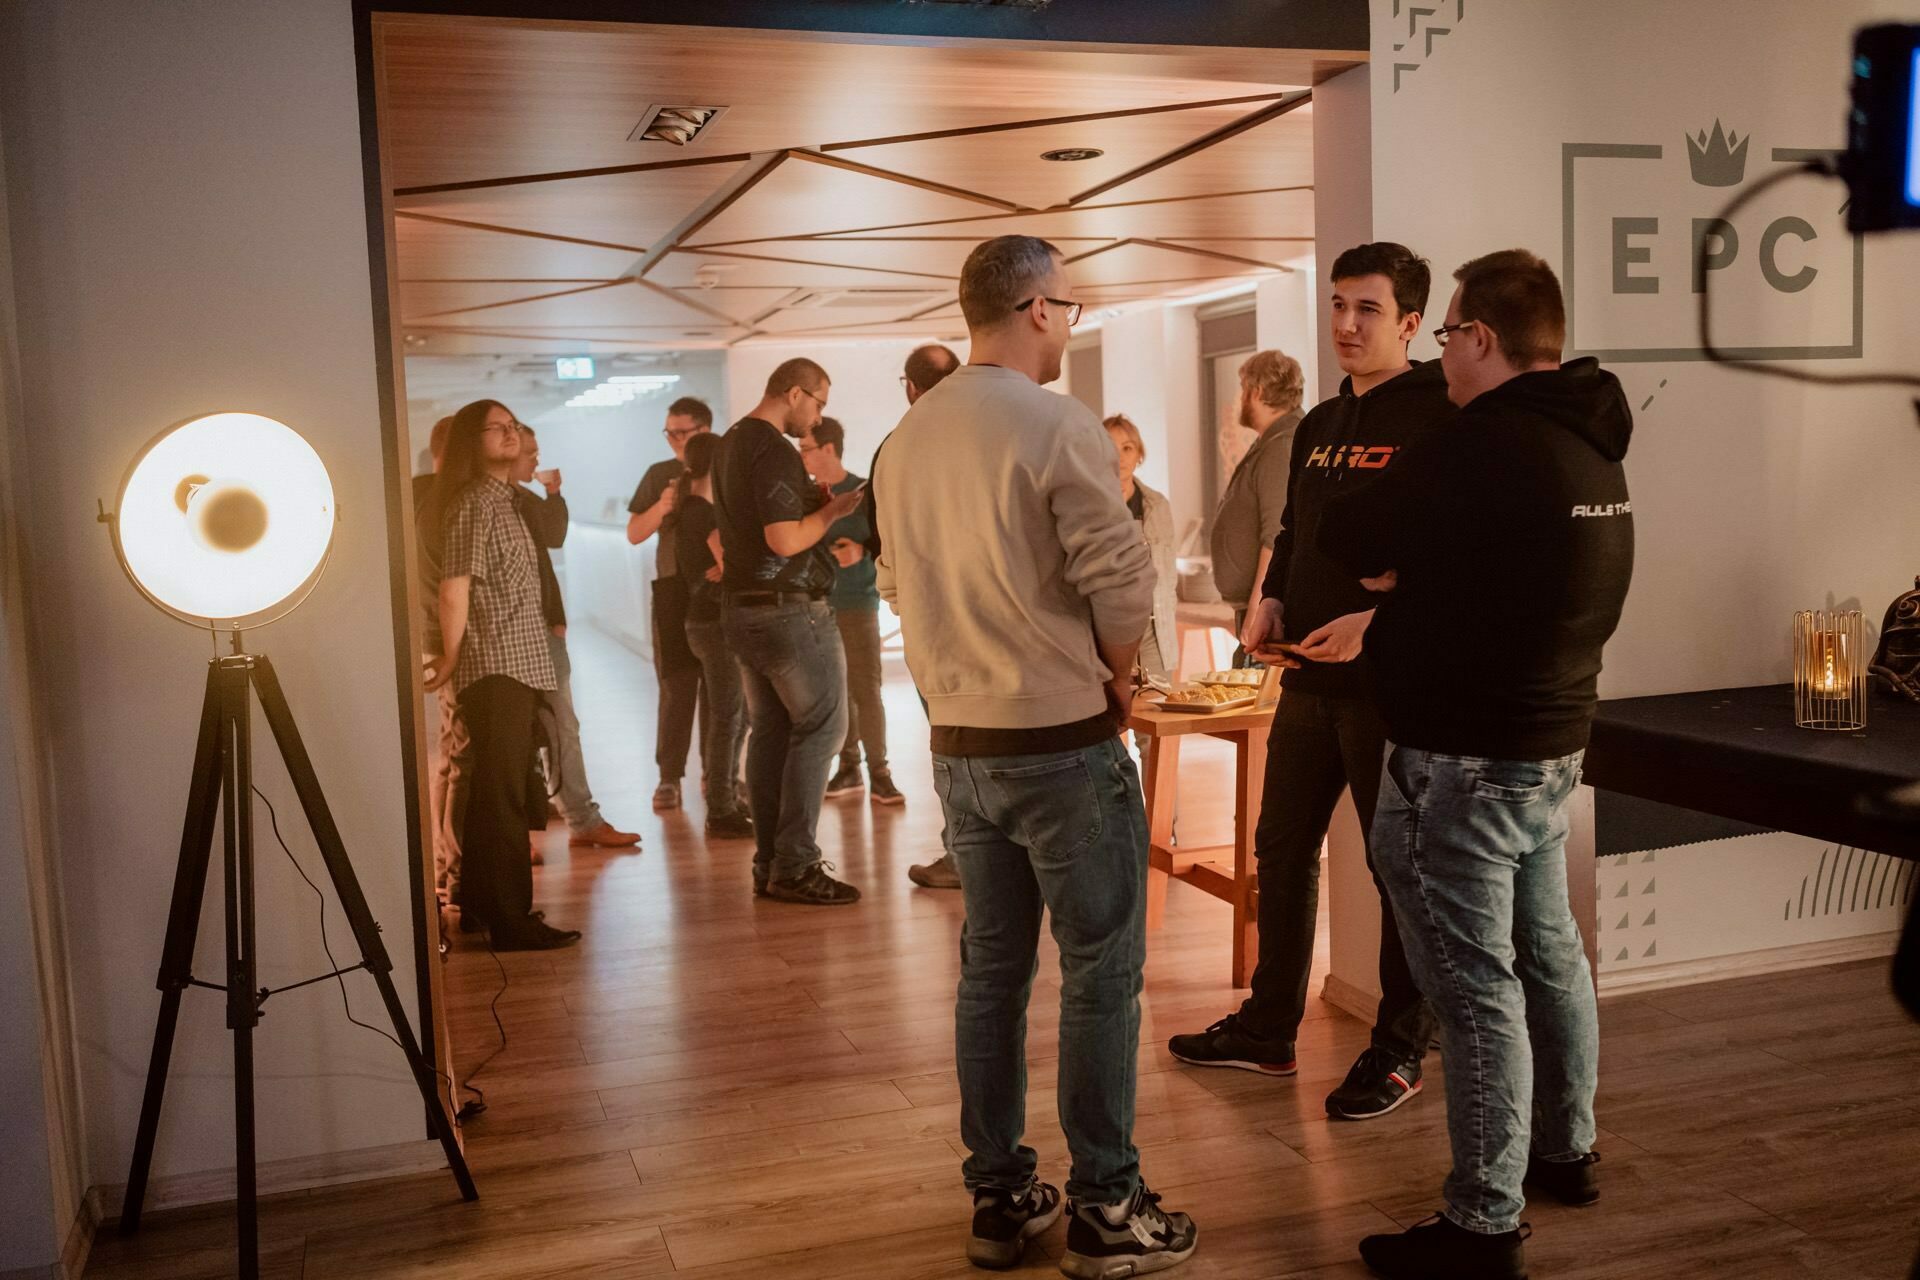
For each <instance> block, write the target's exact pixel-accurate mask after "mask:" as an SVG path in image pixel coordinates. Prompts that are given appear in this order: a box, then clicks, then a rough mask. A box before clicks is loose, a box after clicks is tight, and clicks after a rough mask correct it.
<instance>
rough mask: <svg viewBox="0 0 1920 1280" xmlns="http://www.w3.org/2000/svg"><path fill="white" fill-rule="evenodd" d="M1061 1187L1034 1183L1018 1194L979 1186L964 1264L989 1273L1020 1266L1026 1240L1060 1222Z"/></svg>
mask: <svg viewBox="0 0 1920 1280" xmlns="http://www.w3.org/2000/svg"><path fill="white" fill-rule="evenodd" d="M1061 1207H1062V1206H1061V1203H1060V1188H1058V1187H1056V1186H1053V1185H1051V1184H1050V1183H1045V1182H1041V1181H1039V1180H1037V1179H1036V1180H1035V1181H1033V1182H1029V1183H1028V1184H1027V1187H1026V1190H1024V1191H1020V1192H1013V1191H1002V1190H1001V1189H1000V1188H998V1187H981V1188H980V1189H979V1190H977V1191H975V1192H974V1193H973V1235H972V1236H971V1237H970V1238H969V1239H968V1240H967V1261H969V1262H971V1263H972V1264H973V1265H974V1266H976V1267H985V1268H986V1269H987V1270H989V1271H1006V1270H1009V1269H1011V1268H1013V1267H1017V1266H1019V1265H1020V1255H1021V1254H1022V1253H1024V1252H1026V1248H1027V1241H1029V1240H1031V1239H1033V1238H1034V1237H1035V1236H1038V1235H1043V1234H1045V1233H1046V1232H1047V1230H1048V1229H1050V1228H1051V1227H1052V1226H1053V1224H1054V1223H1056V1222H1058V1221H1060V1211H1061Z"/></svg>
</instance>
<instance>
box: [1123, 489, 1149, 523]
mask: <svg viewBox="0 0 1920 1280" xmlns="http://www.w3.org/2000/svg"><path fill="white" fill-rule="evenodd" d="M1127 510H1128V511H1130V512H1132V513H1133V518H1134V519H1135V520H1140V521H1145V520H1146V518H1147V495H1146V494H1144V493H1142V492H1140V486H1139V485H1135V486H1134V487H1133V496H1132V497H1131V498H1128V499H1127Z"/></svg>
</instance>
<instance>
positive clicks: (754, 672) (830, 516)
mask: <svg viewBox="0 0 1920 1280" xmlns="http://www.w3.org/2000/svg"><path fill="white" fill-rule="evenodd" d="M829 385H830V384H829V380H828V378H827V373H826V370H824V369H822V368H821V367H820V366H819V365H817V364H815V363H814V362H813V361H811V360H807V359H804V358H795V359H792V360H788V361H785V362H784V363H782V364H781V365H780V366H779V367H778V368H776V369H775V370H774V371H773V373H772V374H770V375H769V376H768V378H767V386H766V391H765V393H764V394H763V395H762V396H761V397H760V403H759V404H757V405H755V406H754V408H753V412H752V413H749V414H748V415H747V416H746V417H744V418H742V419H740V421H738V422H736V423H734V424H733V426H732V428H731V429H730V430H728V432H727V433H726V434H725V435H724V436H722V437H721V439H720V448H719V452H718V453H717V454H716V455H715V458H714V464H713V513H714V521H715V523H716V524H717V525H718V527H719V530H720V545H721V551H722V555H721V560H722V568H723V572H722V576H721V580H720V584H721V589H722V597H721V613H720V622H721V627H722V629H723V630H724V632H725V634H726V638H727V646H728V647H729V648H730V649H732V650H733V654H734V657H735V658H737V659H739V662H740V676H741V685H742V688H743V691H744V692H745V693H746V698H747V717H748V720H749V722H750V724H751V725H752V730H753V732H752V736H751V737H750V738H749V740H748V742H747V803H748V807H749V808H750V809H751V810H752V812H753V828H754V831H753V839H754V853H753V891H754V893H755V895H756V896H761V895H764V896H766V897H769V898H772V899H774V900H776V901H779V902H796V903H801V904H804V905H807V906H817V907H829V906H841V905H845V904H848V903H853V902H857V901H859V899H860V891H859V890H858V889H856V888H854V887H853V886H852V885H850V884H846V883H844V882H842V881H840V880H837V879H835V878H834V877H833V876H832V875H829V874H828V871H829V868H827V867H826V866H825V865H824V864H823V863H822V862H821V860H820V843H819V841H818V839H817V838H816V837H815V829H816V828H817V827H818V826H819V822H820V803H821V800H822V798H823V795H824V792H825V790H826V782H827V769H828V766H829V764H830V762H831V761H832V760H833V758H834V756H835V755H836V754H838V753H839V750H840V745H841V743H842V741H843V740H844V739H845V737H846V732H847V667H846V659H845V657H844V656H843V653H842V649H841V643H840V629H839V626H838V624H837V623H835V622H834V619H833V609H832V608H831V606H829V605H828V603H827V593H828V591H830V590H831V589H832V587H833V582H834V569H835V565H834V558H833V556H832V555H831V554H829V553H828V551H827V549H826V547H825V546H824V545H823V542H824V540H825V538H826V535H827V530H829V529H830V528H832V527H833V525H834V522H835V521H837V520H840V519H842V518H843V517H845V516H847V515H849V514H851V513H852V512H853V511H854V510H856V509H857V508H858V507H859V505H860V502H861V497H862V493H861V490H859V489H850V490H848V491H846V492H845V493H834V494H829V493H827V492H826V491H824V490H823V489H822V488H821V487H820V486H819V485H817V484H815V483H814V482H813V481H812V480H811V479H810V478H809V477H808V475H807V469H806V466H805V465H804V464H803V463H802V462H801V461H800V455H799V453H798V452H797V451H796V450H795V449H794V447H793V445H791V444H790V443H788V437H795V438H800V437H804V436H805V435H806V434H807V432H809V431H811V430H813V428H814V427H816V426H817V425H819V423H820V420H821V419H820V411H821V410H822V409H825V408H826V407H827V394H828V390H829Z"/></svg>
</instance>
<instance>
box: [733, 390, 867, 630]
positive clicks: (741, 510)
mask: <svg viewBox="0 0 1920 1280" xmlns="http://www.w3.org/2000/svg"><path fill="white" fill-rule="evenodd" d="M826 505H827V495H826V492H825V491H824V490H823V489H821V487H820V486H819V485H817V484H815V483H814V482H813V479H812V478H811V477H810V476H808V475H807V468H806V465H805V464H804V463H802V462H801V461H800V451H799V450H797V449H795V448H794V447H793V445H792V444H790V443H789V442H788V441H787V438H786V437H785V436H783V435H781V434H780V432H779V430H778V429H777V428H775V427H774V425H773V424H772V423H770V422H765V421H762V420H761V419H759V418H742V419H740V421H738V422H736V423H734V424H733V428H732V430H730V431H728V432H727V433H726V435H724V436H722V437H721V438H720V448H719V450H718V451H717V452H716V453H715V454H714V461H713V506H714V518H715V521H716V523H717V524H718V525H719V528H720V546H721V549H722V550H723V551H725V552H726V563H727V576H726V579H725V586H726V589H727V591H729V592H734V591H799V592H806V593H807V594H809V595H819V596H824V595H826V593H827V589H828V588H829V587H831V586H832V585H833V575H834V570H835V569H836V568H837V567H838V566H837V565H836V563H835V562H834V559H833V555H832V553H831V552H829V551H828V550H827V549H826V547H825V546H824V545H823V544H824V543H825V542H826V539H824V538H822V539H821V540H820V542H816V543H815V544H814V545H813V546H811V547H808V548H807V549H806V550H805V551H802V552H801V553H800V554H799V555H797V556H792V557H788V556H782V555H777V554H775V553H774V551H773V549H772V548H771V547H769V546H768V545H767V529H766V527H767V526H768V525H770V524H780V523H782V522H784V521H788V520H799V519H802V518H803V517H805V516H808V515H811V514H812V513H813V512H815V511H818V510H819V509H820V508H821V507H824V506H826Z"/></svg>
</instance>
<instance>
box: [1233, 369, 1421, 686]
mask: <svg viewBox="0 0 1920 1280" xmlns="http://www.w3.org/2000/svg"><path fill="white" fill-rule="evenodd" d="M1454 412H1455V410H1454V407H1453V403H1452V402H1451V401H1450V400H1448V399H1447V378H1446V375H1445V374H1444V373H1442V372H1441V370H1440V362H1439V361H1438V360H1430V361H1427V362H1426V363H1424V364H1422V363H1417V362H1416V363H1415V364H1414V366H1413V367H1412V368H1411V369H1409V370H1407V371H1406V372H1405V373H1401V374H1396V375H1395V376H1394V377H1391V378H1389V379H1387V380H1386V381H1385V382H1383V383H1381V384H1380V385H1379V386H1377V387H1374V388H1373V389H1372V390H1370V391H1368V392H1367V393H1366V394H1365V395H1359V396H1356V395H1354V394H1353V379H1352V378H1347V379H1344V380H1343V381H1342V382H1341V383H1340V394H1339V395H1337V396H1334V397H1333V398H1332V399H1329V400H1322V401H1321V402H1320V403H1319V404H1317V405H1315V406H1314V407H1313V412H1312V413H1309V414H1308V415H1307V416H1306V417H1305V418H1303V419H1301V421H1300V425H1299V427H1298V428H1297V429H1296V430H1295V431H1294V433H1293V462H1292V466H1291V468H1290V469H1289V471H1288V473H1287V507H1286V512H1285V514H1283V515H1282V516H1281V517H1280V534H1279V536H1278V537H1276V538H1275V539H1274V540H1273V559H1272V560H1270V561H1269V562H1268V564H1267V577H1266V580H1265V581H1264V582H1262V583H1261V584H1260V594H1261V595H1263V596H1271V597H1273V598H1274V599H1276V600H1278V601H1280V602H1281V605H1282V608H1281V614H1280V622H1281V629H1282V631H1283V632H1284V634H1285V637H1286V638H1287V639H1288V640H1291V641H1293V642H1294V643H1296V644H1298V643H1299V642H1300V641H1302V640H1305V639H1306V638H1307V637H1308V636H1309V635H1311V634H1312V633H1313V632H1315V631H1317V630H1319V629H1320V628H1321V627H1323V626H1325V625H1326V624H1327V623H1329V622H1332V621H1333V620H1334V619H1335V618H1339V617H1343V616H1345V615H1346V614H1349V613H1364V612H1365V611H1366V610H1368V609H1371V608H1373V607H1374V606H1375V605H1377V604H1379V603H1380V602H1379V600H1378V599H1377V598H1375V597H1374V595H1373V593H1372V592H1370V591H1368V590H1367V589H1366V588H1365V587H1363V586H1361V585H1360V582H1359V580H1358V579H1356V578H1355V577H1354V576H1353V575H1352V574H1350V573H1348V572H1347V571H1346V570H1345V569H1344V568H1343V567H1341V566H1340V564H1338V563H1337V562H1336V561H1334V560H1332V559H1330V558H1328V556H1327V553H1326V552H1324V551H1322V550H1321V549H1320V543H1319V533H1320V519H1321V516H1322V515H1323V514H1324V513H1325V511H1326V509H1327V504H1328V503H1330V502H1332V501H1333V500H1334V499H1335V498H1337V497H1340V496H1342V495H1344V494H1348V493H1352V492H1355V491H1356V490H1358V489H1360V488H1363V487H1364V486H1366V485H1367V484H1369V483H1371V482H1372V481H1374V480H1377V479H1379V478H1380V477H1381V476H1384V475H1386V474H1387V469H1388V468H1389V466H1391V465H1394V464H1395V460H1396V459H1398V458H1399V457H1400V456H1401V455H1402V454H1403V453H1404V452H1405V451H1406V449H1407V447H1408V446H1410V445H1412V444H1413V443H1414V442H1415V441H1417V440H1421V439H1424V438H1425V437H1426V436H1427V434H1428V433H1429V432H1432V431H1434V430H1436V429H1438V428H1440V427H1442V426H1443V425H1444V424H1446V423H1448V422H1451V421H1452V420H1453V415H1454ZM1365 665H1366V655H1365V653H1362V654H1361V656H1360V659H1359V660H1358V661H1355V662H1313V663H1308V664H1307V665H1306V666H1303V667H1298V668H1290V669H1289V670H1288V671H1287V673H1286V674H1285V675H1284V676H1283V677H1281V679H1282V681H1283V682H1284V683H1285V685H1286V687H1287V688H1289V689H1294V690H1297V691H1299V692H1301V693H1313V694H1318V695H1320V696H1321V697H1326V698H1358V697H1364V696H1366V694H1367V684H1366V672H1365V670H1364V667H1365Z"/></svg>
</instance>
